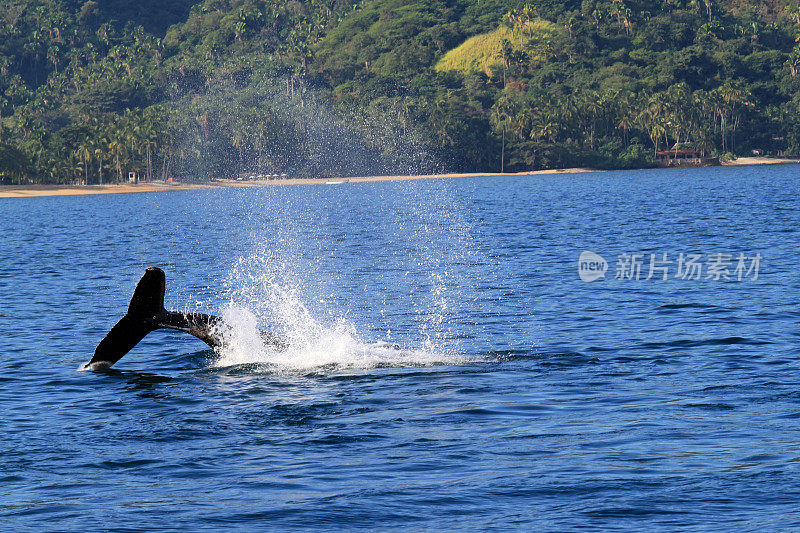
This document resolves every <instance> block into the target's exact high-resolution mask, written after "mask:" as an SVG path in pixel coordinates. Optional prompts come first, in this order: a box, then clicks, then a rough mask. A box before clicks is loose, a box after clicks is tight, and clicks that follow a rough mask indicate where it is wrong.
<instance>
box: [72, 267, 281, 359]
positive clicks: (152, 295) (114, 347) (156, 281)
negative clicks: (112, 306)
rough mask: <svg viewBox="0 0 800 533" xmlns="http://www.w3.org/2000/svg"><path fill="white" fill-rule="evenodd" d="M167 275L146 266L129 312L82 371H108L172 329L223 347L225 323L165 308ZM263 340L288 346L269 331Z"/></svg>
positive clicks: (112, 329)
mask: <svg viewBox="0 0 800 533" xmlns="http://www.w3.org/2000/svg"><path fill="white" fill-rule="evenodd" d="M165 286H166V276H165V275H164V271H163V270H161V269H160V268H156V267H147V270H145V273H144V276H142V279H140V280H139V283H137V284H136V289H135V290H134V291H133V296H132V297H131V303H130V304H129V305H128V313H127V314H126V315H125V316H124V317H122V318H121V319H120V320H119V322H117V323H116V324H114V327H113V328H111V331H109V332H108V334H107V335H106V336H105V337H104V338H103V340H101V341H100V344H98V345H97V348H96V349H95V351H94V356H93V357H92V360H91V361H89V362H88V363H86V364H85V365H83V367H82V370H95V369H100V368H106V367H109V366H111V365H113V364H114V363H116V362H117V361H119V360H120V359H122V357H123V356H124V355H125V354H126V353H128V352H129V351H131V350H132V349H133V347H134V346H136V345H137V344H139V341H141V340H142V339H143V338H145V337H146V336H147V334H148V333H150V332H151V331H155V330H157V329H172V330H176V331H182V332H184V333H188V334H189V335H193V336H194V337H197V338H198V339H200V340H201V341H203V342H205V343H206V344H207V345H208V346H209V347H211V348H213V349H218V348H220V347H221V346H223V338H222V337H223V335H221V334H220V333H219V331H218V330H219V326H220V325H221V324H222V320H221V319H220V318H219V317H216V316H214V315H206V314H204V313H181V312H172V311H167V310H166V309H164V289H165ZM261 337H262V338H263V339H264V341H265V342H266V343H267V344H269V345H270V346H272V347H274V348H275V349H276V350H285V349H286V348H287V347H288V344H286V342H285V341H283V340H282V339H281V338H279V337H276V336H274V335H272V334H271V333H268V332H264V331H262V332H261Z"/></svg>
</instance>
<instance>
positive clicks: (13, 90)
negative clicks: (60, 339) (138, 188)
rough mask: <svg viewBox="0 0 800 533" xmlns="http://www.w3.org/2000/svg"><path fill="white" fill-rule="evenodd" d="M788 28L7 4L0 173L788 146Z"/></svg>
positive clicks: (622, 14)
mask: <svg viewBox="0 0 800 533" xmlns="http://www.w3.org/2000/svg"><path fill="white" fill-rule="evenodd" d="M798 36H800V6H798V3H797V1H796V0H789V2H788V3H787V2H783V1H781V2H778V1H774V0H770V1H768V2H753V1H746V0H726V1H721V2H695V1H689V0H664V1H643V0H582V1H558V0H539V1H530V2H528V3H525V2H523V1H517V0H418V1H412V2H403V1H400V0H313V1H310V2H300V1H297V0H290V1H287V0H279V1H278V2H266V1H262V0H205V1H204V2H200V3H198V4H195V5H191V4H190V3H189V2H186V1H178V2H168V3H164V2H162V3H154V2H150V1H149V0H148V1H146V2H139V3H131V2H124V1H122V0H115V1H104V2H101V1H97V2H95V1H92V0H89V1H72V0H9V1H8V2H3V3H2V4H0V147H2V150H0V182H5V183H12V182H13V183H16V182H30V181H37V182H73V181H88V182H98V181H100V180H103V181H111V180H120V179H123V178H124V177H125V176H126V175H127V172H128V171H138V172H139V173H140V174H141V175H143V176H147V177H150V178H156V177H167V176H174V177H180V178H184V179H191V178H198V179H202V178H207V177H214V176H231V175H235V174H237V173H255V174H266V173H270V174H272V173H287V174H331V175H333V174H335V175H345V174H363V173H380V172H387V173H388V172H391V173H394V172H415V171H416V172H422V171H427V170H436V171H439V170H443V169H451V170H474V171H481V170H486V171H495V170H499V169H500V168H501V166H502V167H503V168H505V169H507V170H523V169H529V168H547V167H560V166H575V165H587V166H593V167H606V168H625V167H635V166H647V165H650V164H652V163H653V154H654V153H655V152H656V151H657V150H659V149H663V148H664V147H665V146H666V147H669V146H672V145H674V144H676V143H680V144H682V145H689V146H694V147H695V148H697V149H699V150H701V151H704V152H706V153H710V154H716V155H721V154H724V153H727V152H730V153H734V154H750V153H751V151H752V150H754V149H758V150H763V151H766V152H767V153H773V154H798V153H800V45H799V44H798V41H800V39H798ZM501 154H503V159H502V161H501Z"/></svg>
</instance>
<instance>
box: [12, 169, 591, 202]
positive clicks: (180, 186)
mask: <svg viewBox="0 0 800 533" xmlns="http://www.w3.org/2000/svg"><path fill="white" fill-rule="evenodd" d="M577 172H594V171H593V170H591V169H585V168H570V169H558V170H537V171H531V172H520V173H503V174H501V173H486V172H475V173H462V174H422V175H417V176H360V177H342V178H329V179H319V178H286V179H276V180H247V181H238V180H214V181H208V182H202V183H181V182H164V181H154V182H150V183H136V184H132V183H115V184H109V185H2V186H0V198H31V197H37V196H74V195H87V194H125V193H143V192H163V191H185V190H195V189H220V188H226V187H264V186H270V185H324V184H328V183H361V182H368V181H400V180H419V179H443V178H466V177H473V176H524V175H535V174H567V173H577Z"/></svg>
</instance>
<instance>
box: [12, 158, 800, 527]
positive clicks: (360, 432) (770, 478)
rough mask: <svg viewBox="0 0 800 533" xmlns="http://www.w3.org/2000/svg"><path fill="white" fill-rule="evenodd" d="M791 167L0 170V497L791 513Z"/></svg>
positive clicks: (87, 503) (514, 510)
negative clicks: (215, 345) (167, 179)
mask: <svg viewBox="0 0 800 533" xmlns="http://www.w3.org/2000/svg"><path fill="white" fill-rule="evenodd" d="M799 170H800V167H798V166H797V165H789V166H776V167H735V168H712V169H693V170H669V171H635V172H606V173H596V174H557V175H546V176H529V177H492V178H464V179H453V180H420V181H407V182H381V183H360V184H356V183H348V184H342V185H337V186H333V185H319V186H286V187H264V188H247V189H219V190H203V191H184V192H166V193H149V194H126V195H103V196H81V197H52V198H31V199H7V200H0V332H1V333H2V334H1V335H0V413H1V414H0V528H2V529H3V530H6V531H10V530H14V531H22V530H37V531H39V530H53V531H55V530H59V531H60V530H81V531H85V530H108V531H139V530H174V531H197V530H221V529H225V530H229V529H234V530H235V529H240V530H281V531H283V530H293V529H302V530H309V529H314V530H317V529H322V530H324V529H335V530H339V529H347V530H353V529H377V530H393V529H399V528H409V529H414V530H420V529H434V530H453V529H456V528H459V529H460V528H465V529H471V530H486V529H498V530H505V529H525V530H543V531H544V530H549V531H563V530H640V529H643V528H645V527H646V528H648V529H650V530H664V531H672V530H676V529H679V530H685V531H699V530H730V529H737V530H749V531H763V530H798V529H800V511H799V509H800V362H799V361H800V329H799V328H798V325H800V309H799V308H798V299H800V275H798V263H800V254H798V244H800V235H798V231H799V230H798V227H799V226H800V199H798V192H800V177H799V173H798V171H799ZM584 251H593V252H595V253H596V254H599V255H600V256H602V257H603V258H604V259H605V260H606V261H607V263H608V270H607V271H606V273H605V278H604V279H599V280H597V281H593V282H591V283H589V282H585V281H582V280H581V278H580V277H579V273H578V257H579V256H580V254H581V253H582V252H584ZM633 254H637V255H636V258H635V261H634V263H629V262H627V261H628V259H626V258H629V257H630V256H632V255H633ZM651 254H653V257H652V258H651ZM664 254H666V257H665V255H664ZM681 254H683V261H684V262H681ZM689 254H698V255H699V256H700V257H699V258H698V259H697V260H696V261H695V262H696V263H697V264H699V265H700V268H702V269H703V270H702V271H701V273H700V279H681V274H685V268H684V267H685V266H686V265H685V260H686V259H688V258H689ZM716 254H729V256H730V257H728V255H722V256H719V255H716ZM739 254H743V257H742V259H743V264H744V266H745V270H741V269H739V270H738V271H737V266H739ZM639 260H640V261H641V266H640V268H641V270H640V271H639V272H638V275H637V272H636V271H634V270H631V269H629V268H628V266H630V265H631V264H635V263H636V262H638V261H639ZM651 260H652V261H654V263H653V264H654V266H659V267H662V270H658V269H657V270H654V274H653V275H652V276H650V279H646V278H647V277H648V276H649V274H650V271H649V268H650V264H651ZM679 263H680V264H679ZM754 263H755V264H754ZM713 264H716V266H712V265H713ZM148 265H156V266H160V267H162V268H163V269H164V270H165V271H166V274H167V305H168V307H171V308H174V309H189V310H203V311H206V312H214V313H219V314H222V315H223V316H224V318H225V319H226V320H227V321H228V322H229V325H230V326H231V333H230V339H229V340H230V342H229V346H228V347H227V348H226V349H225V350H223V351H222V352H221V353H219V354H217V353H214V352H212V351H210V350H208V349H207V348H206V347H205V345H203V344H202V343H201V342H200V341H198V340H196V339H193V338H191V337H188V336H184V335H182V334H178V333H174V332H169V331H158V332H155V333H152V334H151V335H150V336H148V337H147V338H146V339H145V341H143V342H142V343H140V344H139V346H137V347H136V348H135V349H134V350H133V351H132V352H131V353H130V354H128V355H127V356H126V357H124V358H123V359H122V360H121V361H119V363H117V365H116V366H115V368H114V369H111V370H109V371H105V372H80V371H78V369H79V367H80V366H81V364H83V363H85V362H86V361H88V360H89V359H90V358H91V355H92V353H93V351H94V348H95V346H96V345H97V343H98V342H99V341H100V339H102V338H103V336H104V335H105V333H106V332H107V331H108V329H109V328H110V327H111V326H112V325H113V324H114V323H115V322H116V320H117V319H118V318H119V317H120V316H121V315H122V314H124V312H125V309H126V308H127V304H128V299H129V298H130V295H131V293H132V291H133V288H134V287H135V284H136V282H137V281H138V279H139V277H140V276H141V274H142V272H143V270H144V268H145V267H146V266H148ZM756 266H757V267H758V272H757V275H756V272H755V267H756ZM679 267H681V269H682V272H680V273H679V272H678V268H679ZM663 270H666V271H667V276H668V279H667V280H664V279H663V276H662V272H663ZM748 270H749V272H748ZM715 272H717V274H715ZM618 274H619V276H620V277H622V278H624V279H616V278H617V275H618ZM718 275H719V276H720V277H723V278H724V276H727V277H728V278H729V279H727V280H726V279H715V278H716V277H717V276H718ZM637 277H638V279H637ZM739 278H741V279H739ZM256 326H260V327H262V328H267V329H270V330H274V331H276V332H277V333H279V334H280V335H282V336H284V337H286V338H287V339H289V340H290V341H291V343H292V348H290V349H289V351H287V352H281V353H276V352H272V351H270V350H269V349H268V348H265V347H264V346H261V345H259V344H258V341H257V336H256V335H255V334H254V332H255V327H256Z"/></svg>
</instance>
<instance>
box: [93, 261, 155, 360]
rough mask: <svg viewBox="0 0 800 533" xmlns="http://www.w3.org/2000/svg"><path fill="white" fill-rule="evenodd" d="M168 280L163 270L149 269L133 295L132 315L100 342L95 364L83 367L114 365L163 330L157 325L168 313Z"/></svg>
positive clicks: (125, 318)
mask: <svg viewBox="0 0 800 533" xmlns="http://www.w3.org/2000/svg"><path fill="white" fill-rule="evenodd" d="M165 280H166V276H165V275H164V271H163V270H161V269H160V268H156V267H147V270H145V273H144V276H142V279H140V280H139V283H137V284H136V289H135V290H134V291H133V296H132V297H131V302H130V304H129V305H128V314H126V315H125V316H124V317H122V318H121V319H120V320H119V322H117V323H116V324H115V325H114V327H113V328H111V331H109V332H108V334H107V335H106V336H105V338H103V340H101V341H100V344H98V345H97V348H96V349H95V351H94V356H93V357H92V360H91V361H89V362H88V363H86V364H85V365H84V366H83V369H84V370H87V369H95V368H101V367H108V366H111V365H113V364H114V363H116V362H117V361H119V360H120V359H122V357H123V356H124V355H125V354H126V353H128V352H129V351H131V350H132V349H133V347H134V346H136V345H137V344H139V341H141V340H142V339H143V338H145V336H147V334H148V333H150V332H151V331H154V330H156V329H158V328H159V327H160V326H159V325H158V323H157V322H158V317H159V316H160V315H164V314H165V313H166V310H165V309H164V291H165V286H166V281H165Z"/></svg>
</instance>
